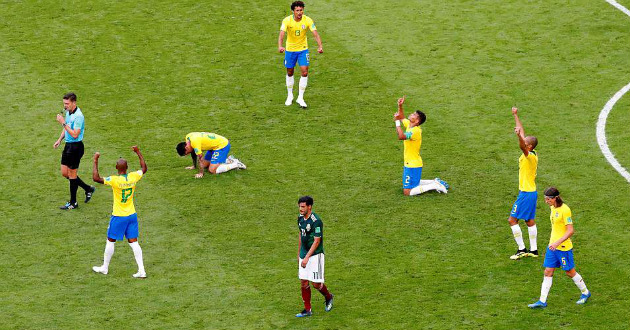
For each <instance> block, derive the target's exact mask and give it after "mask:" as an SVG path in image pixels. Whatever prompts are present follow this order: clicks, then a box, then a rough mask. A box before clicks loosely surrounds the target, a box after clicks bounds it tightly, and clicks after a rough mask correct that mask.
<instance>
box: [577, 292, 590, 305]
mask: <svg viewBox="0 0 630 330" xmlns="http://www.w3.org/2000/svg"><path fill="white" fill-rule="evenodd" d="M590 297H591V291H589V292H588V294H582V295H581V296H580V299H578V301H576V302H575V303H576V304H578V305H584V304H586V302H587V301H588V298H590Z"/></svg>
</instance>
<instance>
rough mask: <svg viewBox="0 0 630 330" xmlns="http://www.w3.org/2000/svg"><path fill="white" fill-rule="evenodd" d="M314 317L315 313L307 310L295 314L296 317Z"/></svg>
mask: <svg viewBox="0 0 630 330" xmlns="http://www.w3.org/2000/svg"><path fill="white" fill-rule="evenodd" d="M311 315H313V313H312V312H311V311H307V310H306V309H305V310H303V311H301V312H299V313H297V314H295V317H307V316H311Z"/></svg>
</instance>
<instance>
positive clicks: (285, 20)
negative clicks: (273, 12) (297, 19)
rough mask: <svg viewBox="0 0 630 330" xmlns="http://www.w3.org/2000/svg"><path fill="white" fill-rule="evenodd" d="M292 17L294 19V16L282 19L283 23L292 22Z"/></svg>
mask: <svg viewBox="0 0 630 330" xmlns="http://www.w3.org/2000/svg"><path fill="white" fill-rule="evenodd" d="M291 17H293V15H289V16H287V17H285V18H283V19H282V23H289V22H291Z"/></svg>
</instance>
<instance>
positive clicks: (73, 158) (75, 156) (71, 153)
mask: <svg viewBox="0 0 630 330" xmlns="http://www.w3.org/2000/svg"><path fill="white" fill-rule="evenodd" d="M83 152H84V150H83V141H79V142H66V146H65V147H64V148H63V153H61V165H66V166H68V168H69V169H72V170H76V169H77V168H79V163H81V157H83Z"/></svg>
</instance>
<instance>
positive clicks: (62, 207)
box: [59, 202, 79, 210]
mask: <svg viewBox="0 0 630 330" xmlns="http://www.w3.org/2000/svg"><path fill="white" fill-rule="evenodd" d="M78 207H79V203H77V202H75V203H74V204H72V203H70V202H67V203H66V204H65V205H64V206H60V207H59V209H61V210H74V209H76V208H78Z"/></svg>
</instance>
